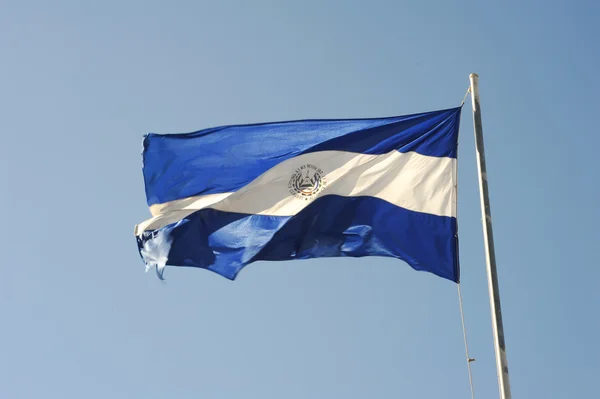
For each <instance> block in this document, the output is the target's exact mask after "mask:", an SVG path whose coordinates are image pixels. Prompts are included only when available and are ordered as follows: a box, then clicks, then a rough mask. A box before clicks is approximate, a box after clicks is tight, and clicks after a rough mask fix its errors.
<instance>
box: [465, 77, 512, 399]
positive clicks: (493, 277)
mask: <svg viewBox="0 0 600 399" xmlns="http://www.w3.org/2000/svg"><path fill="white" fill-rule="evenodd" d="M469 79H470V81H471V100H472V102H473V124H474V125H475V145H476V149H477V169H478V172H479V194H480V197H481V216H482V218H483V223H482V224H483V239H484V241H485V260H486V264H487V276H488V290H489V293H490V310H491V313H492V328H493V330H494V349H495V352H496V369H497V371H498V388H499V389H500V399H511V394H510V382H509V379H508V361H507V359H506V347H505V342H504V327H503V325H502V309H501V308H500V292H499V289H498V274H497V271H496V253H495V251H494V235H493V232H492V214H491V210H490V198H489V193H488V179H487V169H486V165H485V151H484V147H483V126H482V124H481V108H480V105H479V76H478V75H477V74H476V73H472V74H471V75H470V76H469Z"/></svg>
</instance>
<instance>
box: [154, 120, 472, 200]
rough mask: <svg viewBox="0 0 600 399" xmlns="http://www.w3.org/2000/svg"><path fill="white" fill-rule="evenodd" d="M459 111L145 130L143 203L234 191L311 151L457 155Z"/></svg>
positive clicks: (437, 155) (453, 156)
mask: <svg viewBox="0 0 600 399" xmlns="http://www.w3.org/2000/svg"><path fill="white" fill-rule="evenodd" d="M460 110H461V108H452V109H448V110H443V111H435V112H427V113H422V114H416V115H409V116H398V117H391V118H378V119H349V120H348V119H346V120H319V121H295V122H280V123H266V124H259V125H243V126H225V127H217V128H212V129H206V130H201V131H198V132H194V133H187V134H169V135H158V134H148V135H147V136H146V137H145V139H144V152H143V160H144V182H145V186H146V198H147V202H148V205H153V204H160V203H164V202H168V201H173V200H176V199H181V198H186V197H191V196H195V195H204V194H214V193H225V192H233V191H237V190H238V189H240V188H241V187H244V186H245V185H247V184H248V183H250V182H251V181H253V180H254V179H256V178H257V177H258V176H260V175H261V174H263V173H264V172H266V171H267V170H269V169H271V168H272V167H274V166H275V165H277V164H279V163H280V162H282V161H285V160H287V159H289V158H292V157H295V156H298V155H301V154H305V153H309V152H315V151H327V150H338V151H349V152H356V153H364V154H385V153H388V152H391V151H393V150H397V151H400V152H410V151H414V152H418V153H420V154H423V155H429V156H436V157H452V158H456V150H457V140H458V127H459V123H460Z"/></svg>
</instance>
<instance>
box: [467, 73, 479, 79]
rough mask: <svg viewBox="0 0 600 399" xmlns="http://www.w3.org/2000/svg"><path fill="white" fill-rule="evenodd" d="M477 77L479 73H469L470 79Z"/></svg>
mask: <svg viewBox="0 0 600 399" xmlns="http://www.w3.org/2000/svg"><path fill="white" fill-rule="evenodd" d="M478 77H479V75H477V74H476V73H472V74H470V75H469V78H470V79H472V78H478Z"/></svg>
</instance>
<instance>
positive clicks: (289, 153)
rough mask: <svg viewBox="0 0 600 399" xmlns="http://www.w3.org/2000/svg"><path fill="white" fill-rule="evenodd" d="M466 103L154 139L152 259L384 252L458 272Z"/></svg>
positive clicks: (226, 261)
mask: <svg viewBox="0 0 600 399" xmlns="http://www.w3.org/2000/svg"><path fill="white" fill-rule="evenodd" d="M460 111H461V109H460V107H459V108H452V109H448V110H442V111H435V112H427V113H421V114H415V115H409V116H398V117H389V118H375V119H349V120H307V121H292V122H277V123H265V124H255V125H238V126H224V127H217V128H211V129H206V130H201V131H198V132H194V133H187V134H169V135H158V134H149V135H147V136H145V138H144V150H143V172H144V182H145V187H146V197H147V202H148V205H149V207H150V211H151V213H152V218H151V219H149V220H147V221H145V222H143V223H141V224H139V225H137V226H136V228H135V235H136V237H137V242H138V248H139V251H140V254H141V256H142V259H143V260H144V262H145V263H146V265H147V267H156V268H157V271H158V273H159V275H160V276H162V272H163V269H164V267H165V266H167V265H171V266H189V267H199V268H204V269H208V270H211V271H213V272H216V273H218V274H220V275H222V276H224V277H226V278H229V279H232V280H233V279H235V277H236V276H237V274H238V272H239V271H240V270H241V269H242V268H243V267H244V266H245V265H248V264H250V263H252V262H255V261H260V260H266V261H283V260H292V259H308V258H321V257H340V256H350V257H363V256H386V257H394V258H398V259H402V260H404V261H405V262H406V263H408V264H409V265H410V266H412V267H413V268H414V269H417V270H424V271H428V272H431V273H433V274H436V275H438V276H440V277H443V278H446V279H449V280H452V281H455V282H458V280H459V267H458V243H457V223H456V192H457V191H456V184H457V181H456V168H457V160H456V155H457V140H458V128H459V121H460Z"/></svg>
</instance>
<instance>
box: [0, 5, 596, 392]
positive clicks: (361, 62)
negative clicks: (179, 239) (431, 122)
mask: <svg viewBox="0 0 600 399" xmlns="http://www.w3.org/2000/svg"><path fill="white" fill-rule="evenodd" d="M599 4H600V3H598V2H594V1H576V2H572V1H556V0H550V1H548V0H544V1H542V0H539V1H537V0H536V1H534V0H519V1H512V0H509V1H503V2H483V1H453V2H448V1H441V0H439V1H411V2H408V1H399V0H393V1H392V0H391V1H375V0H371V1H368V2H367V1H349V0H348V1H324V0H318V1H317V0H302V1H264V0H255V1H237V2H236V1H169V2H167V1H108V0H107V1H102V2H100V1H98V2H90V1H87V2H84V1H53V2H50V1H24V0H20V1H7V0H0V54H1V62H0V135H1V136H0V138H1V141H0V179H1V180H0V181H1V183H2V187H3V188H2V191H1V193H2V194H1V195H0V208H1V209H2V222H3V223H2V228H1V229H0V248H1V254H2V264H1V268H2V275H1V278H0V398H2V399H17V398H48V399H54V398H78V399H79V398H89V399H95V398H102V399H104V398H111V399H117V398H144V399H154V398H207V399H212V398H214V399H220V398H249V399H251V398H256V399H270V398H273V399H281V398H286V399H287V398H289V399H306V398H347V399H354V398H361V399H362V398H435V399H438V398H468V397H470V393H469V384H468V375H467V368H466V362H465V354H464V345H463V336H462V329H461V323H460V313H459V307H458V299H457V292H456V291H457V290H456V286H455V284H453V283H451V282H449V281H446V280H443V279H440V278H437V277H435V276H434V275H432V274H427V273H423V272H416V271H414V270H412V269H411V268H410V267H409V266H407V265H406V264H405V263H403V262H401V261H399V260H394V259H383V258H363V259H344V258H342V259H325V260H323V259H321V260H310V261H298V262H284V263H256V264H254V265H251V266H248V267H247V268H246V269H244V270H243V271H242V272H241V273H240V275H239V277H238V280H236V281H235V282H231V281H228V280H226V279H224V278H222V277H220V276H218V275H216V274H213V273H210V272H207V271H204V270H198V269H177V268H167V269H166V272H165V277H166V281H165V282H161V281H159V280H158V279H157V278H156V275H155V274H154V273H147V274H145V273H144V265H143V263H142V261H141V259H140V257H139V255H138V253H137V247H136V243H135V239H134V236H133V227H134V225H135V224H136V223H139V222H141V221H143V220H145V219H146V218H148V216H149V212H148V210H147V207H146V203H145V196H144V189H143V181H142V174H141V157H140V153H141V142H142V136H143V134H145V133H147V132H156V133H171V132H188V131H194V130H199V129H202V128H205V127H211V126H216V125H223V124H236V123H252V122H264V121H275V120H288V119H303V118H358V117H376V116H391V115H403V114H409V113H415V112H423V111H429V110H435V109H443V108H450V107H454V106H457V105H459V104H460V102H461V101H462V99H463V96H464V94H465V91H466V89H467V87H468V84H469V82H468V76H469V73H471V72H477V73H478V74H479V75H480V90H481V105H482V114H483V124H484V134H485V142H486V150H487V161H488V172H489V179H490V194H491V204H492V214H493V220H494V234H495V239H496V250H497V260H498V268H499V278H500V290H501V296H502V305H503V312H504V323H505V333H506V344H507V353H508V362H509V368H510V377H511V383H512V391H513V397H515V398H593V397H597V379H598V374H599V373H600V361H599V360H598V359H599V358H600V344H599V341H598V337H600V317H599V314H600V313H599V310H598V309H599V308H600V289H599V288H598V281H599V279H600V261H599V260H598V256H597V249H598V246H599V243H600V233H599V230H598V228H597V226H598V222H599V221H600V220H599V219H600V212H599V211H598V204H599V203H600V188H599V183H600V168H599V166H598V162H599V160H600V158H599V157H598V155H597V153H598V151H597V149H598V147H599V146H600V138H599V137H600V135H599V132H598V123H597V117H598V113H599V110H600V100H599V99H598V92H599V91H600V83H599V80H598V71H600V45H599V44H598V38H599V37H600V28H599V25H598V21H599V20H600V5H599ZM471 118H472V115H471V110H470V103H467V104H466V105H465V107H464V109H463V113H462V122H461V136H460V150H459V231H460V240H461V241H460V257H461V265H462V284H461V287H462V291H463V297H464V309H465V316H466V323H467V331H468V338H469V345H470V351H471V356H472V357H475V358H476V359H477V360H476V362H474V363H472V366H473V378H474V384H475V395H476V397H478V398H493V397H497V394H498V388H497V380H496V369H495V362H494V350H493V341H492V330H491V319H490V312H489V299H488V292H487V281H486V272H485V259H484V251H483V239H482V231H481V220H480V219H481V216H480V208H479V194H478V186H477V172H476V163H475V154H474V140H473V123H472V119H471Z"/></svg>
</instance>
